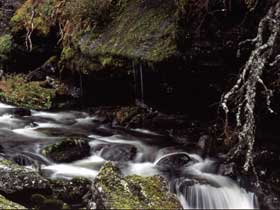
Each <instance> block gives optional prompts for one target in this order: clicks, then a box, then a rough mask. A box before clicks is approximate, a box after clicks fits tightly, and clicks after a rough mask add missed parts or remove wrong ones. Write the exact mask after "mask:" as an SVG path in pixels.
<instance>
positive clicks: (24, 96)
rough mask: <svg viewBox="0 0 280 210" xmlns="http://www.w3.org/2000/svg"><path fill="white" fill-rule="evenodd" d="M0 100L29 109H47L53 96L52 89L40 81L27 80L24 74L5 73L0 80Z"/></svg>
mask: <svg viewBox="0 0 280 210" xmlns="http://www.w3.org/2000/svg"><path fill="white" fill-rule="evenodd" d="M0 90H1V92H0V97H1V100H4V101H6V102H7V103H11V104H15V105H17V106H21V107H26V108H30V109H49V108H51V106H52V99H53V98H54V97H55V90H54V89H47V88H43V87H41V86H40V82H27V80H26V78H25V76H24V75H20V74H19V75H7V76H6V77H5V78H4V79H2V81H0Z"/></svg>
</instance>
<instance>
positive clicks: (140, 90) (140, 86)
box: [132, 62, 147, 108]
mask: <svg viewBox="0 0 280 210" xmlns="http://www.w3.org/2000/svg"><path fill="white" fill-rule="evenodd" d="M132 70H133V79H134V92H135V103H136V105H137V106H140V107H143V108H146V107H147V106H146V105H145V96H144V90H145V89H144V70H143V64H142V63H140V64H139V67H138V66H137V65H135V63H134V62H132Z"/></svg>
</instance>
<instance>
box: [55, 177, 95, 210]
mask: <svg viewBox="0 0 280 210" xmlns="http://www.w3.org/2000/svg"><path fill="white" fill-rule="evenodd" d="M91 185H92V182H91V181H90V180H89V179H86V178H82V177H75V178H73V179H72V180H53V181H51V188H52V190H53V195H54V196H55V197H56V198H57V199H59V200H62V201H63V202H65V203H67V204H69V205H75V206H76V207H77V205H79V207H83V197H84V196H85V195H86V194H87V193H89V192H90V190H91Z"/></svg>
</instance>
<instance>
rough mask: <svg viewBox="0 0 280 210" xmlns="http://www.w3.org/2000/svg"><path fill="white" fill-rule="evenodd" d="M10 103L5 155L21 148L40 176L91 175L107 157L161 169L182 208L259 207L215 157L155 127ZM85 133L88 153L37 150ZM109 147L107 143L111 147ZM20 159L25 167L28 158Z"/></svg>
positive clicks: (0, 129)
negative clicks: (72, 155)
mask: <svg viewBox="0 0 280 210" xmlns="http://www.w3.org/2000/svg"><path fill="white" fill-rule="evenodd" d="M14 108H15V107H12V106H10V105H6V104H2V103H1V104H0V138H1V145H2V148H1V150H3V151H4V153H5V155H8V156H16V155H18V154H24V155H25V156H28V157H30V158H31V159H35V160H36V161H38V162H39V163H40V164H41V166H40V167H41V173H42V174H43V176H45V177H48V178H51V179H58V178H62V179H71V178H73V177H75V176H83V177H87V178H90V179H94V178H95V177H96V176H97V174H98V171H99V170H100V168H101V167H102V165H103V164H104V163H105V162H106V157H108V158H109V159H112V158H113V159H118V161H116V162H117V164H118V166H119V168H120V169H121V171H122V173H123V174H124V175H132V174H137V175H141V176H153V175H158V174H159V175H163V176H165V177H166V178H167V179H168V181H169V188H170V190H171V191H172V192H174V193H176V195H177V196H178V198H179V200H180V202H181V204H182V206H183V207H184V208H185V209H254V208H258V202H257V198H256V196H255V195H254V194H253V193H251V192H247V191H246V190H245V189H242V188H240V187H239V186H238V184H237V183H236V182H234V181H233V180H231V179H230V178H228V177H225V176H221V175H218V174H217V165H218V164H217V161H216V160H215V159H212V158H206V159H203V158H202V157H200V156H199V155H197V154H189V153H186V152H184V151H181V150H178V149H176V147H174V146H176V145H172V144H174V143H168V142H167V141H166V138H165V137H164V136H162V135H160V134H158V133H155V132H152V131H148V130H143V129H124V128H119V127H112V126H111V125H107V124H103V123H102V122H101V121H100V120H99V119H98V118H97V117H96V116H92V115H90V114H88V113H86V112H80V111H63V112H56V113H50V112H42V111H31V116H25V117H20V116H16V115H14V114H12V113H11V111H10V110H12V109H14ZM75 135H77V136H84V137H86V138H88V139H89V142H90V147H91V156H89V157H87V158H84V159H81V160H78V161H75V162H71V163H67V164H56V163H54V162H52V161H51V160H48V159H47V158H46V157H44V156H42V155H41V154H40V151H41V149H42V148H43V147H44V146H46V145H48V144H52V143H55V142H57V141H59V140H61V139H63V138H65V137H68V136H75ZM108 145H110V146H112V145H114V146H115V148H125V147H127V146H133V147H135V148H136V149H137V150H136V155H135V157H134V158H133V159H132V160H129V161H127V160H122V158H120V157H119V156H121V155H123V154H125V155H129V154H127V153H118V151H119V150H118V149H114V150H112V151H113V152H112V153H113V154H112V153H110V149H109V150H108V149H106V146H108ZM109 148H110V147H109ZM18 161H22V165H25V166H26V167H34V166H33V165H32V163H28V161H27V162H26V160H25V159H22V160H18Z"/></svg>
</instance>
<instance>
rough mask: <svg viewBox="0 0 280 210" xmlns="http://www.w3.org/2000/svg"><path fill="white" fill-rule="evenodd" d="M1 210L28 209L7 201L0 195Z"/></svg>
mask: <svg viewBox="0 0 280 210" xmlns="http://www.w3.org/2000/svg"><path fill="white" fill-rule="evenodd" d="M0 209H27V208H26V207H24V206H22V205H19V204H17V203H14V202H12V201H9V200H7V199H6V198H5V197H4V196H2V195H0Z"/></svg>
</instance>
